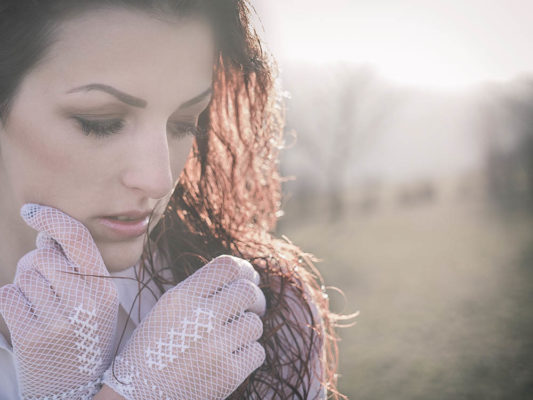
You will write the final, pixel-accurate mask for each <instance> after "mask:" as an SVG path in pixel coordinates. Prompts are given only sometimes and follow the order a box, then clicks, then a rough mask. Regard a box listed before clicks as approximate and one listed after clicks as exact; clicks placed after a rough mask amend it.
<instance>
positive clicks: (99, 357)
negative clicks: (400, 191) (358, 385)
mask: <svg viewBox="0 0 533 400" xmlns="http://www.w3.org/2000/svg"><path fill="white" fill-rule="evenodd" d="M249 16H250V13H249V7H248V6H247V4H246V2H245V1H244V0H204V1H202V0H190V1H187V0H181V1H179V0H174V1H171V0H167V1H164V0H152V1H147V0H142V1H141V0H138V1H135V0H91V1H88V0H84V1H82V0H54V1H51V0H49V1H31V2H26V1H22V2H21V1H20V0H11V1H9V0H8V1H3V2H2V5H0V60H1V61H0V116H1V121H2V125H1V130H0V154H1V159H0V184H1V185H2V192H1V194H0V201H1V205H2V207H1V209H0V213H1V218H2V219H1V220H2V226H1V228H0V229H1V231H0V233H1V234H2V236H1V240H0V242H1V243H0V246H2V247H0V257H1V258H0V263H1V265H2V277H1V278H2V281H1V282H0V283H1V284H2V285H4V286H3V287H2V290H1V291H0V311H1V313H2V316H3V318H4V319H5V324H4V325H3V327H2V328H1V332H2V334H3V336H4V337H5V339H6V340H5V343H4V346H3V347H4V350H5V351H3V352H2V357H3V359H1V361H0V362H2V364H1V368H2V372H3V373H4V376H7V377H9V376H15V372H14V371H16V376H17V379H18V388H15V387H14V385H11V386H10V387H8V386H9V385H4V386H2V387H3V388H6V389H0V390H4V393H3V395H4V397H7V396H13V394H11V393H14V392H15V391H17V390H20V395H21V396H22V397H23V398H28V399H29V398H31V399H34V398H42V399H45V398H46V399H52V398H53V399H56V398H57V399H59V398H69V399H71V398H72V399H74V398H80V399H82V398H83V399H85V398H93V396H94V398H99V399H113V398H127V399H146V398H154V399H171V398H172V399H173V398H187V399H207V398H235V399H237V398H261V399H267V398H269V399H270V398H272V399H298V398H299V399H308V398H324V397H325V393H326V388H327V390H329V391H330V393H332V394H334V395H335V396H337V394H336V391H335V375H334V368H335V361H336V360H335V354H334V353H335V348H336V347H335V337H334V335H333V325H334V323H335V320H336V319H337V316H335V315H333V314H331V313H330V312H329V311H328V305H327V298H326V296H324V295H323V293H322V292H321V291H320V289H319V287H318V285H317V283H316V279H315V278H316V277H315V276H314V275H313V273H312V271H311V269H309V268H308V267H309V263H308V261H307V257H306V256H305V255H304V254H302V253H301V252H300V251H299V249H298V248H297V247H295V246H294V245H292V244H291V243H287V242H286V241H281V240H279V239H275V238H274V237H272V236H271V234H270V231H271V230H272V229H273V228H274V225H275V222H276V216H277V215H278V211H279V201H280V192H279V176H278V174H277V168H276V167H277V152H278V150H279V148H280V146H281V131H282V125H281V122H282V121H281V118H280V108H279V105H278V100H279V99H278V98H277V96H276V88H275V85H274V78H275V77H274V75H273V69H272V64H271V63H270V62H269V60H268V59H267V57H266V55H265V53H263V51H262V48H261V43H260V41H259V39H258V37H257V35H256V34H255V32H254V31H253V30H252V29H251V28H250V24H249ZM21 207H22V208H21ZM19 209H20V214H21V216H22V219H20V218H18V214H19ZM143 233H144V235H143ZM147 233H148V235H146V234H147ZM35 247H36V248H35ZM223 255H226V256H223ZM228 255H231V256H228ZM21 257H22V258H21ZM210 260H211V261H210ZM245 260H248V261H245ZM17 261H18V263H17ZM15 266H16V268H15ZM15 270H16V271H15ZM10 282H12V283H10ZM259 288H260V289H259ZM11 346H12V351H13V353H12V354H11V353H10V351H11ZM9 357H12V359H10V358H9ZM10 363H11V364H10ZM10 374H11V375H10ZM4 379H9V378H4ZM9 390H11V391H12V392H9ZM0 394H1V392H0ZM7 398H9V397H7Z"/></svg>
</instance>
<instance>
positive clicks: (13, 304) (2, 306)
mask: <svg viewBox="0 0 533 400" xmlns="http://www.w3.org/2000/svg"><path fill="white" fill-rule="evenodd" d="M0 313H1V314H2V317H4V320H5V322H6V325H7V326H8V327H9V331H10V333H11V336H13V333H14V332H24V331H26V330H29V329H30V326H31V324H33V323H35V319H36V315H35V310H34V309H33V307H32V305H31V304H30V302H29V301H28V300H27V299H26V298H25V297H24V294H23V293H22V292H21V291H20V289H19V288H18V287H17V286H16V285H14V284H9V285H4V286H2V287H0Z"/></svg>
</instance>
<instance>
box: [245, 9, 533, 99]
mask: <svg viewBox="0 0 533 400" xmlns="http://www.w3.org/2000/svg"><path fill="white" fill-rule="evenodd" d="M254 4H255V6H256V9H257V11H258V13H259V15H260V17H261V20H262V22H263V26H264V29H265V36H266V39H267V41H268V42H269V45H270V48H271V49H272V50H273V51H274V53H275V55H276V56H277V58H278V59H279V61H280V64H281V66H283V65H284V64H287V63H297V62H311V63H332V62H337V61H346V62H350V63H354V64H366V65H371V66H373V67H375V68H376V69H377V70H378V71H379V73H380V74H381V75H382V76H383V77H384V78H385V79H388V80H391V81H394V82H397V83H400V84H406V85H417V86H426V87H439V88H444V89H447V88H451V89H453V88H462V87H465V86H469V85H472V84H476V83H478V82H483V81H494V80H496V81H506V80H509V79H512V78H514V77H515V76H517V75H520V74H526V73H530V72H533V51H532V44H531V42H532V39H533V1H532V0H439V1H436V0H409V1H408V0H327V1H324V0H321V1H317V0H257V1H256V2H255V3H254Z"/></svg>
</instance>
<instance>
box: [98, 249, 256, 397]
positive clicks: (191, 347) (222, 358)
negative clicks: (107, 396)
mask: <svg viewBox="0 0 533 400" xmlns="http://www.w3.org/2000/svg"><path fill="white" fill-rule="evenodd" d="M258 284H259V274H258V273H257V272H256V271H255V270H254V269H253V267H252V266H251V264H250V263H248V262H247V261H245V260H242V259H239V258H236V257H231V256H220V257H217V258H215V259H214V260H212V261H211V262H210V263H208V264H207V265H205V266H204V267H202V268H201V269H199V270H198V271H197V272H196V273H194V274H193V275H191V276H190V277H189V278H187V279H186V280H184V281H183V282H181V283H180V284H179V285H177V286H176V287H174V288H172V289H171V290H169V291H167V292H166V293H165V294H164V295H163V296H162V297H161V298H160V299H159V301H158V302H157V304H156V305H155V306H154V308H153V309H152V310H151V311H150V313H149V314H148V315H147V317H146V318H145V319H144V320H143V321H142V323H141V324H140V325H139V326H138V327H137V328H136V330H135V332H134V333H133V335H132V337H131V338H130V340H129V342H128V343H127V344H126V346H125V348H124V350H123V351H122V353H121V354H120V355H119V356H118V357H117V358H116V359H115V361H114V363H113V364H112V366H111V367H110V368H109V369H108V370H107V371H106V373H105V374H104V383H105V384H107V385H108V386H109V387H111V388H112V389H113V390H114V391H116V392H117V393H119V394H120V395H122V396H124V397H125V398H127V399H128V400H138V399H142V400H146V399H187V400H207V399H224V398H226V397H227V396H228V395H229V394H231V393H232V392H233V391H234V390H235V389H236V388H237V387H238V386H239V385H240V384H241V383H242V382H243V381H244V380H245V379H246V378H247V377H248V376H249V375H250V374H251V373H252V372H253V371H254V370H255V369H257V368H258V367H259V366H261V364H263V362H264V360H265V351H264V349H263V347H262V346H261V345H260V344H259V343H258V342H257V340H258V339H259V338H260V337H261V335H262V333H263V324H262V322H261V319H260V318H259V315H262V314H263V313H264V311H265V306H266V302H265V297H264V295H263V293H262V292H261V290H260V289H259V287H258V286H257V285H258Z"/></svg>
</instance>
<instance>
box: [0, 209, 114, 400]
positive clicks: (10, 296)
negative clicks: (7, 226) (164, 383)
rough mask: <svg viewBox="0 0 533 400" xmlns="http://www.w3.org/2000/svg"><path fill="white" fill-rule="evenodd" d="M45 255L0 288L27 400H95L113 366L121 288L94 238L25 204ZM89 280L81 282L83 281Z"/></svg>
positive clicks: (31, 256) (0, 306)
mask: <svg viewBox="0 0 533 400" xmlns="http://www.w3.org/2000/svg"><path fill="white" fill-rule="evenodd" d="M21 215H22V218H23V219H24V220H25V221H26V223H27V224H28V225H29V226H31V227H32V228H34V229H35V230H37V231H38V232H39V234H38V236H37V249H36V250H33V251H31V252H29V253H28V254H26V255H25V256H24V257H22V258H21V259H20V261H19V262H18V264H17V273H16V276H15V281H14V283H13V284H9V285H6V286H3V287H2V288H0V312H1V313H2V315H3V317H4V319H5V321H6V323H7V326H8V328H9V331H10V333H11V340H12V343H13V352H14V355H15V366H16V369H17V374H18V378H19V385H20V390H21V395H22V397H23V399H69V400H73V399H92V397H93V395H94V394H95V393H96V392H97V391H98V389H99V387H100V380H101V376H102V374H103V373H104V371H105V370H106V368H107V367H108V366H109V363H110V361H111V358H112V355H113V354H112V345H113V340H112V339H113V336H114V331H115V325H116V320H117V313H118V295H117V290H116V287H115V284H114V283H113V282H112V281H111V280H110V279H106V278H94V277H85V276H82V275H83V274H91V275H106V276H109V274H108V272H107V269H106V267H105V265H104V262H103V260H102V257H101V255H100V252H99V251H98V248H97V247H96V245H95V243H94V241H93V238H92V237H91V234H90V233H89V231H88V230H87V228H86V227H85V226H84V225H82V224H81V223H80V222H78V221H76V220H75V219H73V218H71V217H70V216H68V215H66V214H64V213H62V212H61V211H59V210H57V209H55V208H51V207H45V206H40V205H37V204H25V205H24V206H23V207H22V208H21ZM78 273H79V274H82V275H77V274H78Z"/></svg>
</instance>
